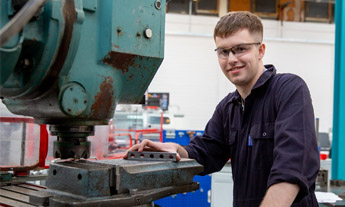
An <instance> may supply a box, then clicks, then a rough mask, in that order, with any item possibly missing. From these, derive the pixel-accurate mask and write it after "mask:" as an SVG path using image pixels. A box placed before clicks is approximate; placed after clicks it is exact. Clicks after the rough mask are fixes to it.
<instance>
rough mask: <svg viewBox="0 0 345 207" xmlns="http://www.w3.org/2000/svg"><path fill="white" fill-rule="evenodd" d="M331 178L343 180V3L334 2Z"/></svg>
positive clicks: (344, 134) (344, 19) (344, 85)
mask: <svg viewBox="0 0 345 207" xmlns="http://www.w3.org/2000/svg"><path fill="white" fill-rule="evenodd" d="M335 10H336V11H335V68H334V108H333V143H332V179H342V180H345V58H344V56H345V38H344V35H345V13H344V12H342V11H345V3H344V1H343V0H336V3H335Z"/></svg>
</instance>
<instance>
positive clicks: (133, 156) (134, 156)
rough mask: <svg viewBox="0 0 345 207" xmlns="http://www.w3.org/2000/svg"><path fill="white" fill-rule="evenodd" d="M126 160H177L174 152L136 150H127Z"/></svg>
mask: <svg viewBox="0 0 345 207" xmlns="http://www.w3.org/2000/svg"><path fill="white" fill-rule="evenodd" d="M127 159H128V160H141V161H143V160H144V161H175V162H176V161H177V157H176V153H169V152H145V151H144V152H138V151H129V152H128V157H127Z"/></svg>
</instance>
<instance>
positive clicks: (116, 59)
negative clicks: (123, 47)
mask: <svg viewBox="0 0 345 207" xmlns="http://www.w3.org/2000/svg"><path fill="white" fill-rule="evenodd" d="M137 57H138V56H137V55H133V54H127V53H119V52H113V51H111V52H109V53H108V55H107V56H105V57H104V58H103V62H104V63H105V64H107V65H110V66H112V67H113V68H115V69H118V70H121V71H122V73H123V74H125V73H127V72H128V68H129V67H133V66H135V65H134V64H135V59H136V58H137Z"/></svg>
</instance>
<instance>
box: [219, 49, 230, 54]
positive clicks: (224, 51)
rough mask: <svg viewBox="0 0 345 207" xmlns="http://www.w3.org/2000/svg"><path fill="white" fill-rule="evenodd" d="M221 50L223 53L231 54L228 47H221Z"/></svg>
mask: <svg viewBox="0 0 345 207" xmlns="http://www.w3.org/2000/svg"><path fill="white" fill-rule="evenodd" d="M220 51H221V53H223V54H229V50H227V49H221V50H220Z"/></svg>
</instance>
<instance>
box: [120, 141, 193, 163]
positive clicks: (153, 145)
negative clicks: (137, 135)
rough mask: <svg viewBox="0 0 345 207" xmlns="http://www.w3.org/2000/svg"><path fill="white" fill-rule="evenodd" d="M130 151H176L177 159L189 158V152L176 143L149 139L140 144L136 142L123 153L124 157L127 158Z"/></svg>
mask: <svg viewBox="0 0 345 207" xmlns="http://www.w3.org/2000/svg"><path fill="white" fill-rule="evenodd" d="M129 151H138V152H142V151H154V152H170V153H176V158H177V161H180V160H181V157H182V158H188V152H187V151H186V150H185V149H184V148H183V147H182V146H181V145H178V144H176V143H171V142H168V143H160V142H153V141H151V140H148V139H144V140H143V141H142V142H141V143H140V144H136V145H134V146H132V147H131V148H129V149H128V150H127V151H126V153H125V154H124V155H123V158H124V159H127V157H128V152H129Z"/></svg>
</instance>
